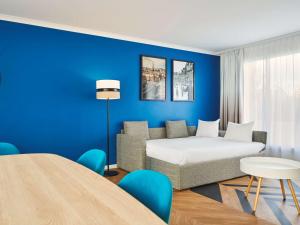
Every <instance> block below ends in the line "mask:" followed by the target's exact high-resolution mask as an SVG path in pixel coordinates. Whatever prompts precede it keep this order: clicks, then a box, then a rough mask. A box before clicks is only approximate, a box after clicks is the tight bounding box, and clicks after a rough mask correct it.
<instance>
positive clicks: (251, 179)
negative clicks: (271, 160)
mask: <svg viewBox="0 0 300 225" xmlns="http://www.w3.org/2000/svg"><path fill="white" fill-rule="evenodd" d="M253 180H254V176H251V178H250V181H249V183H248V187H247V189H246V192H245V198H247V197H248V194H249V191H250V189H251V186H252V183H253Z"/></svg>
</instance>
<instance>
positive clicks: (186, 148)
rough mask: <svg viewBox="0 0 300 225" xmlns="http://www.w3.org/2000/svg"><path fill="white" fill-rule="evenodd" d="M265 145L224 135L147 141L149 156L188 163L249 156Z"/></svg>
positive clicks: (171, 161) (183, 163)
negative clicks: (224, 136)
mask: <svg viewBox="0 0 300 225" xmlns="http://www.w3.org/2000/svg"><path fill="white" fill-rule="evenodd" d="M264 147H265V145H264V144H263V143H259V142H250V143H248V142H240V141H232V140H227V139H224V138H223V137H217V138H206V137H196V136H192V137H187V138H174V139H156V140H148V141H147V142H146V154H147V156H149V157H152V158H155V159H159V160H162V161H166V162H169V163H173V164H176V165H188V164H195V163H199V162H205V161H212V160H218V159H226V158H233V157H239V156H247V155H251V154H256V153H259V152H260V151H261V150H262V149H263V148H264Z"/></svg>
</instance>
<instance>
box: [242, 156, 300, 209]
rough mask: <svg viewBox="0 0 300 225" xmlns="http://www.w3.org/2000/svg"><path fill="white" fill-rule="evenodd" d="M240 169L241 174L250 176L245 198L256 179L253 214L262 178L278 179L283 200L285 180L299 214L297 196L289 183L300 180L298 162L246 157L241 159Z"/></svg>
mask: <svg viewBox="0 0 300 225" xmlns="http://www.w3.org/2000/svg"><path fill="white" fill-rule="evenodd" d="M240 169H241V171H242V172H244V173H246V174H249V175H251V178H250V181H249V184H248V187H247V189H246V193H245V197H246V198H247V197H248V194H249V191H250V189H251V186H252V183H253V180H254V177H258V184H257V190H256V197H255V202H254V206H253V213H255V211H256V208H257V202H258V198H259V192H260V188H261V184H262V180H263V178H269V179H278V180H279V181H280V187H281V191H282V195H283V200H285V198H286V197H285V190H284V185H283V180H287V183H288V186H289V188H290V191H291V193H292V196H293V199H294V202H295V205H296V208H297V211H298V214H300V207H299V203H298V200H297V196H296V194H295V190H294V187H293V184H292V182H291V179H299V178H300V162H297V161H294V160H290V159H283V158H275V157H247V158H243V159H241V161H240Z"/></svg>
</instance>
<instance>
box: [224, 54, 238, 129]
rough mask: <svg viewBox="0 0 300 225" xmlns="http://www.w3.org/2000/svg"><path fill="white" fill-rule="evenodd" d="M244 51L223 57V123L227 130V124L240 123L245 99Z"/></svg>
mask: <svg viewBox="0 0 300 225" xmlns="http://www.w3.org/2000/svg"><path fill="white" fill-rule="evenodd" d="M242 60H243V50H242V49H241V50H234V51H230V52H226V53H224V54H222V55H221V109H220V115H221V121H220V127H221V129H223V130H225V129H226V128H227V123H228V122H229V121H230V122H237V123H238V122H240V120H241V109H242V98H243V95H242V94H243V92H242V89H243V88H242V87H243V82H242V81H243V80H242V76H241V74H242V73H243V71H242V70H243V66H242V65H243V61H242Z"/></svg>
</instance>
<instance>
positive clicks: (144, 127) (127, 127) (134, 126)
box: [124, 121, 150, 139]
mask: <svg viewBox="0 0 300 225" xmlns="http://www.w3.org/2000/svg"><path fill="white" fill-rule="evenodd" d="M124 133H125V134H128V135H131V136H138V137H143V138H145V139H150V136H149V129H148V122H147V121H125V122H124Z"/></svg>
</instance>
